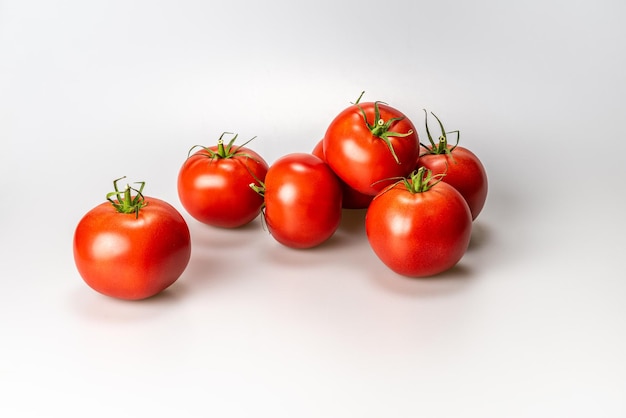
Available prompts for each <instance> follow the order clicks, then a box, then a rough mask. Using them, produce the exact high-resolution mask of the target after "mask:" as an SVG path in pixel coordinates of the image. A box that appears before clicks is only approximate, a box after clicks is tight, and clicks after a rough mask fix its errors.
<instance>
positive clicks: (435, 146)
mask: <svg viewBox="0 0 626 418" xmlns="http://www.w3.org/2000/svg"><path fill="white" fill-rule="evenodd" d="M424 113H425V114H426V119H425V125H426V135H427V136H428V142H430V146H426V145H424V144H420V145H422V147H424V148H426V149H427V150H428V152H427V154H450V153H451V152H452V151H454V149H455V148H456V147H457V146H458V145H459V140H460V139H461V132H460V131H458V130H456V131H449V132H446V130H445V129H444V127H443V123H441V120H440V119H439V118H438V117H437V115H435V114H434V113H433V112H430V114H431V115H433V116H434V117H435V119H437V123H439V128H440V129H441V134H440V135H439V139H438V142H437V143H435V140H434V139H433V137H432V135H431V134H430V129H429V128H428V112H427V111H426V109H424ZM454 133H456V143H455V144H454V145H453V146H451V147H448V136H447V135H448V134H454Z"/></svg>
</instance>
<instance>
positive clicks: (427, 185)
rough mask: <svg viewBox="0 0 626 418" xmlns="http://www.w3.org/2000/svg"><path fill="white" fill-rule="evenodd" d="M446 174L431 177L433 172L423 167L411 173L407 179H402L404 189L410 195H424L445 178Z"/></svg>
mask: <svg viewBox="0 0 626 418" xmlns="http://www.w3.org/2000/svg"><path fill="white" fill-rule="evenodd" d="M445 175H446V173H440V174H435V175H433V172H432V171H431V170H429V169H427V168H425V167H420V168H418V169H417V170H415V171H413V172H412V173H411V174H410V175H409V177H407V178H404V179H402V180H401V181H402V182H403V183H404V185H405V187H406V189H407V190H408V191H409V192H411V193H412V194H415V193H424V192H427V191H428V190H430V189H431V188H432V187H433V186H434V185H435V184H437V183H439V182H440V181H441V180H443V178H444V177H445Z"/></svg>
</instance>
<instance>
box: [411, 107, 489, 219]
mask: <svg viewBox="0 0 626 418" xmlns="http://www.w3.org/2000/svg"><path fill="white" fill-rule="evenodd" d="M432 115H433V116H434V117H435V118H436V119H437V122H439V126H440V127H441V135H440V137H439V141H438V142H435V141H434V140H433V138H432V136H431V134H430V130H429V129H428V120H426V132H427V134H428V139H429V142H430V143H429V144H426V145H422V148H421V156H420V158H419V160H418V162H417V168H419V167H424V168H427V169H429V170H430V171H432V172H433V173H435V174H441V173H445V174H446V175H445V176H444V177H443V181H444V182H446V183H448V184H450V185H452V186H453V187H454V188H455V189H457V190H458V191H459V192H460V193H461V195H462V196H463V197H464V198H465V200H466V201H467V204H468V205H469V207H470V211H471V212H472V219H473V220H475V219H476V218H477V217H478V215H479V214H480V212H481V211H482V210H483V207H484V206H485V202H486V200H487V190H488V180H487V172H486V171H485V167H484V166H483V164H482V162H481V161H480V159H479V158H478V157H477V156H476V154H474V153H473V152H472V151H470V150H469V149H467V148H464V147H460V146H458V139H459V136H460V133H459V131H451V132H446V131H445V130H444V128H443V125H442V124H441V121H440V120H439V118H437V116H436V115H435V114H434V113H433V114H432ZM427 116H428V115H427ZM450 133H456V134H457V143H456V144H455V145H451V144H449V143H448V137H447V134H450Z"/></svg>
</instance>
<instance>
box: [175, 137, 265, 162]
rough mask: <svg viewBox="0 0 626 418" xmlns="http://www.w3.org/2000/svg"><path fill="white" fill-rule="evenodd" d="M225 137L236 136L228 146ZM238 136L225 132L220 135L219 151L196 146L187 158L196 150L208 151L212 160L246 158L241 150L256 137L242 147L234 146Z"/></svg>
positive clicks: (207, 153) (218, 141) (208, 156)
mask: <svg viewBox="0 0 626 418" xmlns="http://www.w3.org/2000/svg"><path fill="white" fill-rule="evenodd" d="M224 135H235V136H234V137H233V138H232V139H231V140H230V141H228V143H227V144H224V139H223V138H224ZM238 136H239V134H233V133H232V132H223V133H222V135H220V137H219V139H218V140H217V150H213V149H211V148H209V147H205V146H203V145H194V146H193V147H191V149H190V150H189V153H188V154H187V158H189V157H190V156H191V154H192V152H193V151H194V150H195V149H196V148H202V149H203V150H204V151H206V156H207V158H209V159H211V160H215V159H224V158H232V157H234V156H236V155H243V156H246V154H245V153H243V152H240V150H241V148H242V147H244V146H246V145H247V144H248V143H249V142H250V141H252V140H253V139H255V138H256V136H255V137H252V138H250V139H249V140H247V141H246V142H244V143H243V144H241V145H237V146H234V144H235V141H236V140H237V137H238ZM249 157H250V156H249Z"/></svg>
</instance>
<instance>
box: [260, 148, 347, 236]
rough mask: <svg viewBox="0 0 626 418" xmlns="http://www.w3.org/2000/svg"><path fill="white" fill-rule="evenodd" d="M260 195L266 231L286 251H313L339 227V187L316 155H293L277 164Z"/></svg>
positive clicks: (284, 157) (268, 176)
mask: <svg viewBox="0 0 626 418" xmlns="http://www.w3.org/2000/svg"><path fill="white" fill-rule="evenodd" d="M261 192H262V193H263V194H264V197H265V221H266V223H267V227H268V229H269V231H270V233H271V234H272V236H273V237H274V238H275V239H276V241H278V242H280V243H281V244H283V245H285V246H287V247H292V248H311V247H315V246H317V245H319V244H321V243H323V242H324V241H326V240H327V239H329V238H330V237H331V236H332V235H333V234H334V232H335V231H336V230H337V228H338V227H339V222H340V220H341V196H342V192H341V186H340V185H339V180H338V179H337V176H335V174H334V173H333V172H332V170H331V169H330V167H328V165H327V164H326V163H325V162H324V161H322V159H320V158H318V157H316V156H315V155H312V154H306V153H293V154H288V155H285V156H283V157H281V158H279V159H278V160H276V161H275V162H274V164H272V165H271V166H270V168H269V170H268V172H267V176H266V177H265V184H264V186H263V189H262V190H261Z"/></svg>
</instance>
